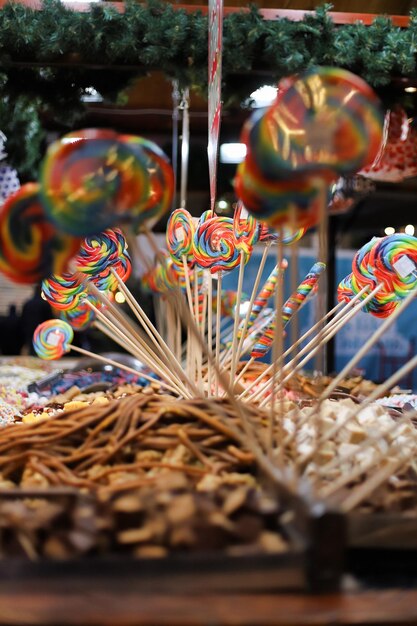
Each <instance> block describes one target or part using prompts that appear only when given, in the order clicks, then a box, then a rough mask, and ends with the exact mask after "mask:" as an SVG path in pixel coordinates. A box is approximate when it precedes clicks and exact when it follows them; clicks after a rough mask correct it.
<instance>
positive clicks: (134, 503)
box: [113, 493, 143, 513]
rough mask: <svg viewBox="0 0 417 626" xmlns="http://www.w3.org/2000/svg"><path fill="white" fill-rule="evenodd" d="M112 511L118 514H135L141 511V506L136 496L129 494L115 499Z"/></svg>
mask: <svg viewBox="0 0 417 626" xmlns="http://www.w3.org/2000/svg"><path fill="white" fill-rule="evenodd" d="M113 509H114V510H115V511H117V512H118V513H136V512H138V511H142V510H143V504H142V502H141V500H140V498H139V495H138V494H133V493H130V494H127V495H124V496H120V497H119V498H117V500H116V501H115V502H114V503H113Z"/></svg>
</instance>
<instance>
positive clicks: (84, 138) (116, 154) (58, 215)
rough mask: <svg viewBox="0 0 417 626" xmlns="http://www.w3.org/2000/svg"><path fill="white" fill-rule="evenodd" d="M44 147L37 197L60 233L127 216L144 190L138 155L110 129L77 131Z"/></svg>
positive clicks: (100, 226)
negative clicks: (44, 154)
mask: <svg viewBox="0 0 417 626" xmlns="http://www.w3.org/2000/svg"><path fill="white" fill-rule="evenodd" d="M74 134H76V133H72V134H70V135H69V136H67V137H64V138H63V139H62V140H60V141H56V142H54V143H53V144H51V146H49V148H48V151H47V154H46V156H45V159H44V161H43V163H42V166H41V173H40V183H41V188H40V196H41V200H42V203H43V205H44V208H45V211H46V213H47V215H48V217H49V219H50V220H51V221H52V222H53V223H54V224H56V226H57V227H58V228H59V229H60V230H62V231H63V232H66V233H69V234H71V235H76V236H80V237H83V236H84V237H85V236H88V235H92V234H95V233H97V232H100V231H103V230H105V229H106V228H108V227H109V226H112V225H113V224H114V223H115V222H116V221H117V220H121V219H124V220H130V219H131V217H132V212H133V211H134V210H135V207H137V206H140V204H141V203H143V199H144V198H147V197H148V195H149V177H148V174H147V169H146V163H145V162H144V157H143V158H142V160H141V158H140V155H139V153H138V151H137V150H135V149H134V148H133V147H132V146H130V145H129V144H128V143H127V142H124V141H121V140H120V139H119V138H118V136H117V135H116V134H115V133H112V132H111V131H103V132H101V131H97V130H94V129H93V130H92V131H91V132H90V133H89V132H88V131H80V133H79V137H74Z"/></svg>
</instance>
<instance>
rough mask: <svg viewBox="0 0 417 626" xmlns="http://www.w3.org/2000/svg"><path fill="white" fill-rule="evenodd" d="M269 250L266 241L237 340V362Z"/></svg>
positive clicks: (268, 243)
mask: <svg viewBox="0 0 417 626" xmlns="http://www.w3.org/2000/svg"><path fill="white" fill-rule="evenodd" d="M270 248H271V242H270V241H268V242H267V244H266V246H265V248H264V251H263V253H262V257H261V260H260V263H259V267H258V272H257V274H256V278H255V282H254V283H253V288H252V293H251V296H250V299H249V305H248V310H247V311H246V317H245V321H244V324H243V328H242V333H241V335H240V339H239V345H238V347H237V359H238V360H239V358H240V354H241V352H242V346H243V341H244V339H245V337H246V331H247V330H248V324H249V319H250V316H251V313H252V309H253V303H254V302H255V298H256V294H257V293H258V289H259V283H260V282H261V278H262V273H263V271H264V268H265V263H266V260H267V258H268V254H269V250H270Z"/></svg>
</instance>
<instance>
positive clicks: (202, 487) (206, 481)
mask: <svg viewBox="0 0 417 626" xmlns="http://www.w3.org/2000/svg"><path fill="white" fill-rule="evenodd" d="M222 482H223V481H222V479H221V478H220V477H219V476H215V475H214V474H205V475H204V476H203V478H202V479H201V480H200V481H199V482H198V483H197V491H216V490H217V489H218V488H219V487H220V485H221V484H222Z"/></svg>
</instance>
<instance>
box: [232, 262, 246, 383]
mask: <svg viewBox="0 0 417 626" xmlns="http://www.w3.org/2000/svg"><path fill="white" fill-rule="evenodd" d="M244 260H245V253H244V251H243V250H241V251H240V264H239V277H238V281H237V293H236V310H235V323H234V326H233V340H232V367H231V370H230V378H231V380H233V379H234V377H235V374H236V365H237V360H238V357H239V355H238V351H237V347H238V345H237V335H238V327H239V321H240V304H241V301H242V287H243V277H244V274H245V263H244Z"/></svg>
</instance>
